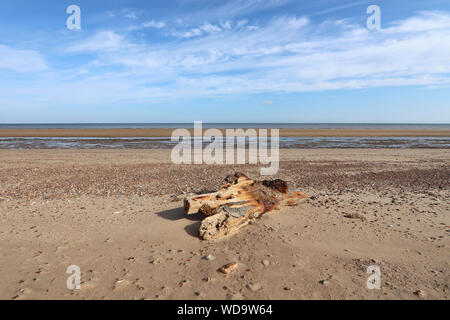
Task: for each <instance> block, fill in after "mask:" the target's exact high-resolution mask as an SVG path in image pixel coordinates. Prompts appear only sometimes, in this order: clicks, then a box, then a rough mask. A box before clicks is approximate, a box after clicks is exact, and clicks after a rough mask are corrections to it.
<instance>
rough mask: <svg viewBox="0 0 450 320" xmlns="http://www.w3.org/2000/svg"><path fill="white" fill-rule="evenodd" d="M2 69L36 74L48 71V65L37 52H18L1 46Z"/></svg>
mask: <svg viewBox="0 0 450 320" xmlns="http://www.w3.org/2000/svg"><path fill="white" fill-rule="evenodd" d="M0 69H8V70H12V71H16V72H36V71H44V70H47V69H48V66H47V63H46V61H45V59H44V57H42V55H40V54H39V53H37V52H36V51H32V50H18V49H13V48H10V47H8V46H4V45H0Z"/></svg>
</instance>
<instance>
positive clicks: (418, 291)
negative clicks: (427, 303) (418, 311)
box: [414, 290, 427, 298]
mask: <svg viewBox="0 0 450 320" xmlns="http://www.w3.org/2000/svg"><path fill="white" fill-rule="evenodd" d="M414 294H415V295H416V296H418V297H421V298H425V297H426V296H427V294H426V292H425V291H423V290H416V291H414Z"/></svg>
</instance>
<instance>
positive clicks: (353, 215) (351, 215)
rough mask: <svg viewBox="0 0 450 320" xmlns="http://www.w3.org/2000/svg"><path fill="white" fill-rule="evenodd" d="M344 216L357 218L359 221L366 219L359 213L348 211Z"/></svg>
mask: <svg viewBox="0 0 450 320" xmlns="http://www.w3.org/2000/svg"><path fill="white" fill-rule="evenodd" d="M344 217H345V218H349V219H359V220H361V221H367V218H366V217H364V216H363V215H361V214H359V213H348V214H345V215H344Z"/></svg>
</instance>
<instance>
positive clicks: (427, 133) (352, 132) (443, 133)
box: [0, 129, 450, 138]
mask: <svg viewBox="0 0 450 320" xmlns="http://www.w3.org/2000/svg"><path fill="white" fill-rule="evenodd" d="M173 131H174V129H0V137H96V138H100V137H170V136H171V135H172V132H173ZM222 131H223V130H222ZM190 132H191V135H193V130H190ZM268 132H269V135H270V130H268ZM280 136H281V137H450V130H434V129H430V130H404V129H390V130H388V129H280Z"/></svg>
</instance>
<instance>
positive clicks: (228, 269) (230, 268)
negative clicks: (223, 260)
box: [220, 262, 238, 274]
mask: <svg viewBox="0 0 450 320" xmlns="http://www.w3.org/2000/svg"><path fill="white" fill-rule="evenodd" d="M237 265H238V263H237V262H232V263H228V264H226V265H224V266H223V267H221V268H220V272H222V273H224V274H229V273H231V272H232V271H233V270H234V269H236V267H237Z"/></svg>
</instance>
